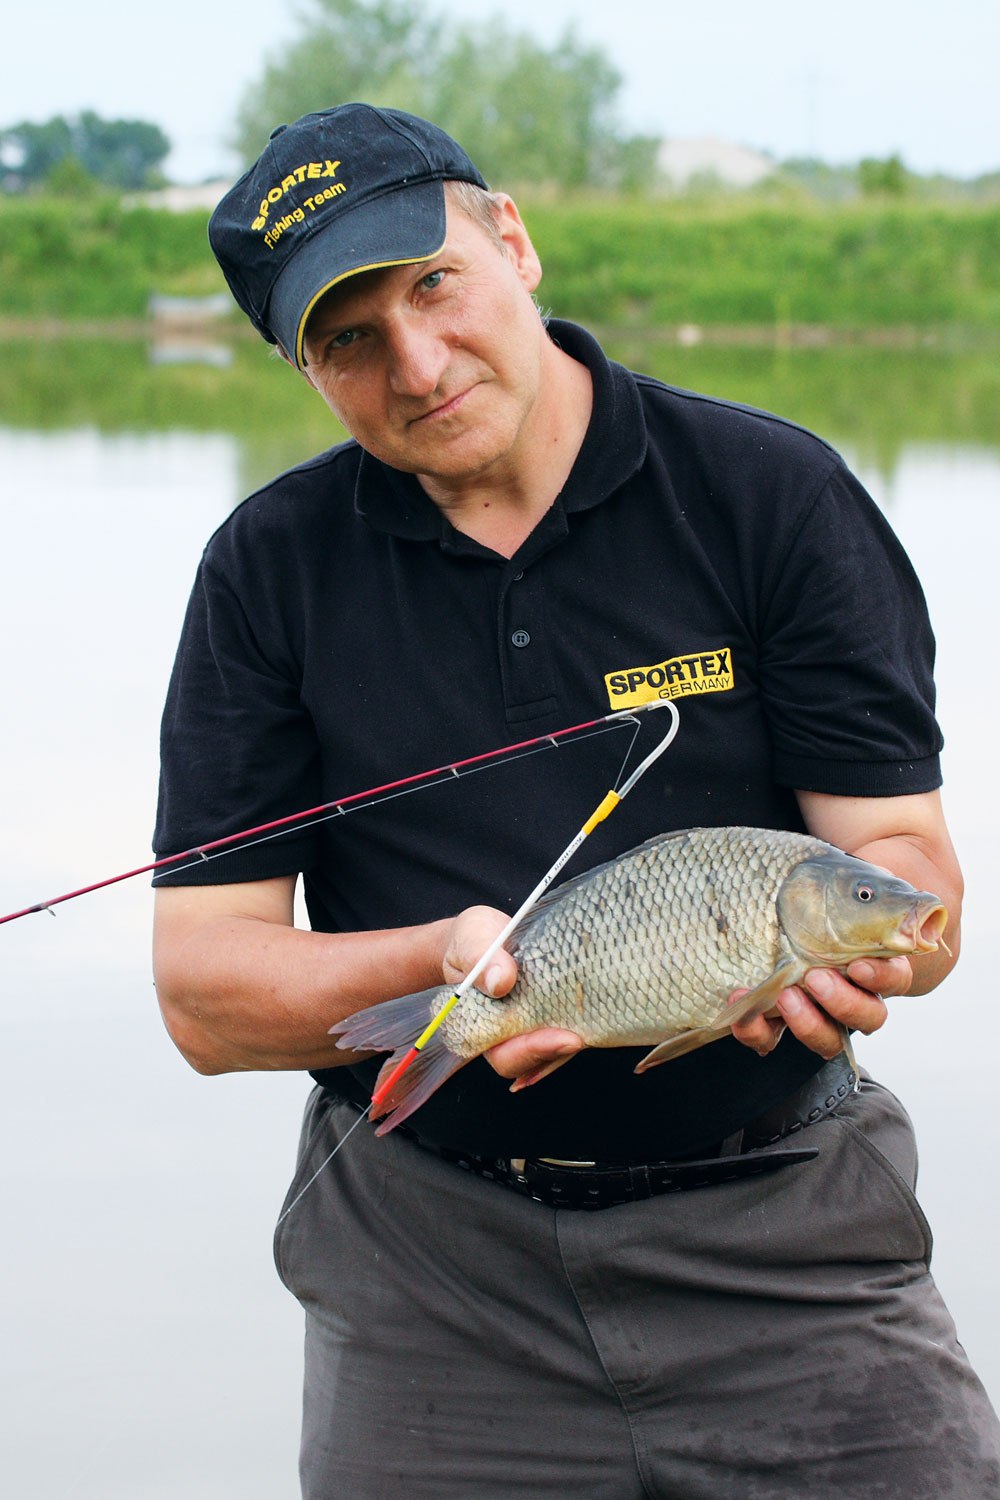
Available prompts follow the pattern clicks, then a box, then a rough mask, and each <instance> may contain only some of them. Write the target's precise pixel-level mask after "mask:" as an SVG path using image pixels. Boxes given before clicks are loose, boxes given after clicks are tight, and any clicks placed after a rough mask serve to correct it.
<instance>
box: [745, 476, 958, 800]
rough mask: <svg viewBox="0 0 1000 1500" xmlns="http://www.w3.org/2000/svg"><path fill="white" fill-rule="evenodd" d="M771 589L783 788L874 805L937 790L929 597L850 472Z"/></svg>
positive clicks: (768, 660) (767, 602) (770, 666)
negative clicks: (872, 800) (870, 800)
mask: <svg viewBox="0 0 1000 1500" xmlns="http://www.w3.org/2000/svg"><path fill="white" fill-rule="evenodd" d="M766 588H767V590H768V595H767V597H765V598H763V599H762V600H761V619H762V621H763V622H764V626H763V630H762V636H761V657H760V673H761V676H760V693H761V698H762V702H763V705H764V709H765V712H766V715H767V718H768V722H769V724H770V727H771V734H772V741H773V746H774V776H775V780H776V781H777V782H778V783H779V784H780V785H783V786H788V787H794V788H799V789H802V790H806V791H817V792H828V793H832V794H835V795H841V796H867V797H885V796H896V795H902V794H906V793H914V792H925V791H930V790H933V789H934V788H935V787H937V786H939V785H940V782H941V774H940V763H939V752H940V750H941V745H942V738H941V733H940V730H939V729H938V725H937V722H936V720H935V717H934V681H933V669H934V637H933V634H932V631H931V626H930V622H929V620H928V617H927V608H926V603H925V601H924V596H923V591H922V589H921V587H920V583H919V581H918V579H917V577H916V574H915V573H914V571H913V568H912V566H911V564H910V562H909V559H908V558H907V556H906V553H905V552H904V550H903V548H902V546H901V545H900V543H899V540H898V539H897V537H896V536H895V534H894V532H893V531H892V528H891V527H890V526H889V524H888V523H887V521H886V520H885V518H884V516H883V515H882V513H881V512H880V511H879V509H878V507H877V506H876V505H875V503H874V501H873V500H872V499H871V497H870V496H869V495H868V494H867V492H866V491H865V490H864V488H863V487H862V485H861V484H860V483H859V482H858V480H857V479H855V477H854V476H853V475H852V474H851V473H850V472H849V470H847V469H846V467H845V466H844V465H843V464H842V463H839V462H838V463H837V465H836V466H835V467H834V469H833V471H832V473H831V474H830V476H829V478H828V479H827V480H826V482H825V483H824V485H823V487H822V489H821V491H820V493H819V494H818V496H817V497H816V499H815V502H814V503H813V504H812V505H811V506H810V507H809V509H808V510H807V513H806V515H805V517H804V519H803V521H802V523H801V525H800V526H799V527H798V529H797V530H795V532H794V534H793V535H792V536H791V537H790V538H789V540H788V545H787V547H785V548H784V549H783V551H781V553H780V554H779V561H778V566H776V567H774V566H772V568H771V569H770V572H769V574H768V576H767V582H766Z"/></svg>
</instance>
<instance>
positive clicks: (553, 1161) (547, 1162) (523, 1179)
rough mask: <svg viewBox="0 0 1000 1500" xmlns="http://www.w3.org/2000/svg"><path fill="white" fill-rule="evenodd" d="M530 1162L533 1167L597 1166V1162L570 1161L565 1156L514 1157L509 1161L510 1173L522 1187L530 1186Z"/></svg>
mask: <svg viewBox="0 0 1000 1500" xmlns="http://www.w3.org/2000/svg"><path fill="white" fill-rule="evenodd" d="M529 1161H530V1162H531V1164H532V1166H535V1165H538V1166H540V1167H572V1168H577V1167H582V1168H586V1167H596V1166H597V1163H596V1161H570V1160H569V1159H568V1158H566V1157H563V1156H531V1157H525V1156H512V1157H510V1159H509V1161H508V1166H509V1167H510V1172H511V1175H512V1177H513V1178H514V1181H515V1182H517V1183H519V1184H520V1185H521V1186H522V1187H527V1186H528V1162H529Z"/></svg>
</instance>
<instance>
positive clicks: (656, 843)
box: [505, 828, 722, 949]
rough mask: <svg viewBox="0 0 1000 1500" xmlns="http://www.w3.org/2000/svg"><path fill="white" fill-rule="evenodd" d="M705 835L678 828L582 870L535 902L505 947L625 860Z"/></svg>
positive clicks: (658, 834)
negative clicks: (555, 906)
mask: <svg viewBox="0 0 1000 1500" xmlns="http://www.w3.org/2000/svg"><path fill="white" fill-rule="evenodd" d="M704 832H705V829H703V828H675V829H673V830H672V831H671V832H670V833H657V834H654V835H653V837H652V838H651V839H646V840H645V841H644V842H643V843H641V844H636V846H635V847H634V848H633V849H624V850H622V852H621V854H616V855H615V856H614V858H613V859H606V860H605V861H604V863H603V864H600V865H593V866H592V867H591V868H590V869H589V870H582V871H581V872H580V874H579V875H572V876H570V878H569V880H564V881H563V882H562V884H561V885H556V886H553V887H552V889H551V890H550V891H546V893H545V895H544V896H541V897H540V898H539V899H538V900H537V901H536V902H535V904H534V906H533V907H532V908H531V910H530V911H529V912H526V913H525V915H524V916H523V917H522V918H521V920H520V922H518V924H517V926H516V927H515V928H514V930H513V932H512V933H511V934H510V937H509V938H508V939H507V942H506V944H505V947H507V948H508V949H512V946H513V945H514V944H516V943H517V942H518V940H519V939H520V938H521V937H523V936H524V934H525V933H526V932H528V931H530V929H531V928H532V927H533V926H534V925H535V923H536V922H537V921H538V919H539V917H541V916H542V915H543V914H544V913H545V912H546V911H548V909H549V907H550V906H551V905H552V904H553V902H555V901H561V900H562V898H563V896H567V895H569V894H570V893H571V892H572V891H574V890H576V889H577V888H578V887H579V886H581V885H583V883H584V882H585V881H591V880H594V879H596V877H598V876H599V875H603V874H604V872H605V870H611V869H613V868H614V867H615V865H620V864H621V863H622V861H623V860H627V859H632V858H633V857H634V856H635V855H637V854H644V853H646V852H647V851H648V850H651V849H659V848H661V847H662V846H664V845H666V844H675V843H678V842H679V841H680V840H682V839H686V838H689V837H690V836H691V834H693V833H704ZM719 832H720V833H721V832H722V830H721V829H720V830H719Z"/></svg>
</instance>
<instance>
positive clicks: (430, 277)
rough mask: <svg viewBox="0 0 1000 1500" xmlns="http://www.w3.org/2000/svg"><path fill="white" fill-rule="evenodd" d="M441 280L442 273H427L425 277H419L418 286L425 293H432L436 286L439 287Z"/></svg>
mask: <svg viewBox="0 0 1000 1500" xmlns="http://www.w3.org/2000/svg"><path fill="white" fill-rule="evenodd" d="M443 280H444V272H443V271H428V272H427V275H426V276H423V277H421V280H420V285H421V286H422V287H423V288H424V290H425V291H428V292H432V291H433V290H434V288H435V287H436V286H440V285H441V283H442V281H443Z"/></svg>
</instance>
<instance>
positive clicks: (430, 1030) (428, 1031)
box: [413, 994, 458, 1052]
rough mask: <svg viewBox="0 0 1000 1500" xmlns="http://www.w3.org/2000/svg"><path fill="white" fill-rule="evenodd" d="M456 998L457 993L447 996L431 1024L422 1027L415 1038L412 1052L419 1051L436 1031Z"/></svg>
mask: <svg viewBox="0 0 1000 1500" xmlns="http://www.w3.org/2000/svg"><path fill="white" fill-rule="evenodd" d="M457 1000H458V996H457V995H454V994H453V995H449V996H448V998H447V1000H446V1001H445V1002H444V1004H443V1005H442V1007H441V1009H440V1010H439V1011H438V1013H437V1015H436V1016H435V1017H434V1019H433V1021H432V1022H431V1024H430V1025H429V1026H426V1027H425V1028H424V1030H423V1031H422V1032H421V1033H420V1035H419V1036H418V1037H417V1040H416V1041H415V1042H414V1043H413V1050H414V1052H419V1051H420V1049H421V1047H422V1046H423V1045H424V1043H425V1042H429V1041H430V1039H431V1037H432V1036H433V1035H434V1033H435V1031H437V1029H438V1027H439V1026H440V1025H441V1022H442V1021H443V1020H444V1018H445V1016H446V1015H447V1014H448V1012H449V1011H450V1010H451V1008H452V1006H453V1005H454V1004H455V1003H456V1001H457Z"/></svg>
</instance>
